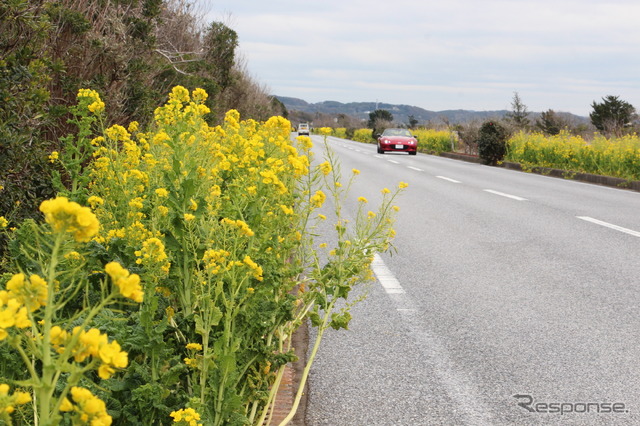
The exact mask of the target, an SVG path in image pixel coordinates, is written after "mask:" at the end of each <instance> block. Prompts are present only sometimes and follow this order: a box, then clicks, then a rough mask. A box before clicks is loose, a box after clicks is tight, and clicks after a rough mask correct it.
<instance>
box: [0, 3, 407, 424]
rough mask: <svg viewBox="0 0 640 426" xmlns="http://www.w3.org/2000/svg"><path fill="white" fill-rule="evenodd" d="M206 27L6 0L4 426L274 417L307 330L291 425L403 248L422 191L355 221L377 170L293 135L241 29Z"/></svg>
mask: <svg viewBox="0 0 640 426" xmlns="http://www.w3.org/2000/svg"><path fill="white" fill-rule="evenodd" d="M197 16H199V14H198V11H196V10H194V6H193V4H192V3H191V2H189V1H182V0H165V1H163V0H111V1H96V2H86V1H77V0H63V1H58V2H51V1H26V0H12V1H10V2H3V3H2V4H0V54H1V56H0V97H1V98H2V99H3V103H2V104H0V358H1V359H2V363H0V364H1V365H0V424H16V425H32V424H38V425H46V426H49V425H58V424H74V425H75V424H77V425H80V424H92V425H109V424H121V425H132V424H140V425H147V424H189V425H197V424H205V425H223V424H224V425H245V424H255V425H262V424H270V423H271V422H272V419H271V417H270V416H271V415H272V413H273V404H274V403H275V399H276V393H277V391H278V388H279V383H280V381H281V379H282V377H283V373H284V368H285V367H286V366H287V365H288V364H290V363H291V362H293V361H294V360H295V358H296V355H295V353H294V350H293V349H294V348H293V347H292V340H291V336H292V334H293V333H294V332H295V331H296V330H297V329H298V328H299V327H300V326H301V325H302V324H307V323H310V324H311V325H312V326H314V327H317V333H315V334H316V335H317V340H316V341H315V342H312V347H311V348H310V352H309V355H308V363H307V365H306V367H305V369H304V372H303V374H302V377H301V378H300V379H301V382H302V383H301V385H300V389H299V390H298V392H297V395H296V399H295V403H294V407H293V410H292V412H291V413H290V415H289V417H288V418H287V419H286V421H288V420H290V419H291V417H292V416H293V414H294V412H295V409H296V407H297V405H298V403H299V401H300V399H301V398H302V392H303V389H304V384H305V380H306V378H307V376H308V374H309V368H310V365H311V363H312V362H313V359H314V357H315V355H316V354H317V351H318V348H319V345H320V341H321V340H322V336H323V334H324V332H325V331H326V330H327V329H328V328H334V329H341V328H347V327H348V324H349V321H350V318H351V315H350V312H349V307H350V304H349V303H351V302H353V301H351V300H349V303H342V302H344V301H345V300H347V298H348V297H349V294H350V292H351V290H352V289H353V288H354V286H356V285H359V284H361V283H362V282H364V281H367V280H369V279H370V278H371V271H370V268H369V265H370V263H371V261H372V256H373V254H374V253H376V252H383V251H385V250H388V249H389V247H390V244H391V240H392V238H393V235H394V232H393V229H392V226H393V220H394V219H393V218H394V215H395V212H396V211H397V207H395V206H394V201H395V199H396V197H397V196H398V195H399V194H400V193H401V192H402V189H403V188H404V187H405V186H406V185H405V184H403V183H402V182H399V183H398V185H397V186H396V187H395V188H391V189H388V188H381V192H382V194H381V197H380V199H381V201H380V203H378V204H377V205H373V204H374V203H371V204H370V203H369V201H368V200H366V199H365V198H364V197H359V198H358V206H359V209H358V211H357V214H356V215H355V216H354V217H351V215H350V217H349V219H347V218H346V217H345V214H344V213H343V211H342V205H343V203H344V201H345V199H346V198H347V197H351V195H350V193H349V190H350V187H351V184H352V183H353V182H354V181H355V179H358V175H359V174H360V172H359V171H358V170H355V169H354V170H349V171H342V170H341V168H340V165H339V163H338V162H337V161H336V160H335V158H334V157H333V155H332V153H331V151H330V150H329V149H328V147H327V146H326V143H325V144H318V145H317V146H316V147H313V145H312V143H311V140H310V139H309V138H308V137H299V138H297V139H296V140H295V141H291V139H290V132H291V123H290V122H289V121H288V120H287V119H286V118H285V117H286V115H287V114H286V110H284V108H283V106H282V104H280V103H278V102H277V101H274V100H273V99H272V98H271V97H270V96H268V94H267V92H266V91H265V89H264V88H262V87H261V86H260V85H258V84H256V83H255V82H254V81H253V80H252V79H251V78H250V77H248V74H247V72H246V70H245V69H244V67H243V65H242V60H241V58H237V56H236V54H235V49H236V46H237V43H238V41H237V40H238V37H237V34H236V33H235V32H234V31H233V30H232V29H230V28H229V27H227V26H226V25H225V24H224V23H221V22H214V23H210V24H204V23H202V22H200V21H199V19H198V18H197ZM320 131H321V133H323V134H328V133H329V132H330V131H329V129H320ZM314 154H316V155H318V156H322V157H323V159H321V160H319V161H317V162H316V163H315V164H316V165H314V163H313V155H314ZM323 160H324V161H323ZM317 163H319V164H317ZM325 223H327V224H328V225H324V226H323V224H325ZM320 227H322V229H323V233H322V241H317V240H316V238H317V237H318V235H319V233H320V232H319V230H318V229H319V228H320ZM327 229H329V231H327Z"/></svg>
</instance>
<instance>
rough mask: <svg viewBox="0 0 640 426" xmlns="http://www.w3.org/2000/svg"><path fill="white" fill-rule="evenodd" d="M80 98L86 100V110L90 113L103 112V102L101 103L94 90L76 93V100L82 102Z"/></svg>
mask: <svg viewBox="0 0 640 426" xmlns="http://www.w3.org/2000/svg"><path fill="white" fill-rule="evenodd" d="M82 98H86V99H87V100H88V102H90V103H89V104H88V106H87V109H88V110H89V111H91V112H92V113H94V114H95V113H98V112H101V111H104V102H102V100H101V99H100V95H99V94H98V92H96V91H95V90H91V89H80V90H79V91H78V100H79V101H81V102H82V100H83V99H82Z"/></svg>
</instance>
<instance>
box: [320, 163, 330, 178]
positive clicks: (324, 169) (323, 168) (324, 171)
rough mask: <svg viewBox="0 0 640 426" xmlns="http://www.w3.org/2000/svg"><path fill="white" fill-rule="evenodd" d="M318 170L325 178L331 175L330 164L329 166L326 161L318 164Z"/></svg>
mask: <svg viewBox="0 0 640 426" xmlns="http://www.w3.org/2000/svg"><path fill="white" fill-rule="evenodd" d="M318 168H319V169H320V170H321V171H322V174H323V175H325V176H326V175H328V174H329V173H331V164H329V162H328V161H325V162H324V163H322V164H320V165H319V166H318Z"/></svg>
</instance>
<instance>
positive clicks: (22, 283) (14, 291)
mask: <svg viewBox="0 0 640 426" xmlns="http://www.w3.org/2000/svg"><path fill="white" fill-rule="evenodd" d="M6 288H7V290H9V296H10V297H13V298H15V299H16V300H17V301H18V302H19V303H20V304H21V305H25V306H26V307H27V309H29V311H30V312H34V311H36V310H37V309H38V308H40V307H41V306H44V305H46V304H47V295H48V287H47V282H46V281H45V280H44V279H42V278H41V277H40V276H38V275H36V274H33V275H31V276H30V277H29V279H28V280H27V279H26V277H25V275H24V274H22V273H20V274H15V275H14V276H13V277H11V279H10V280H9V281H8V282H7V286H6Z"/></svg>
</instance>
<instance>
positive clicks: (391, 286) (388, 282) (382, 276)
mask: <svg viewBox="0 0 640 426" xmlns="http://www.w3.org/2000/svg"><path fill="white" fill-rule="evenodd" d="M371 270H372V271H373V273H374V274H376V277H377V278H378V281H380V285H382V288H384V291H386V292H387V293H388V294H402V293H404V289H403V288H402V286H401V285H400V282H399V281H398V280H397V279H396V277H395V276H394V275H393V272H391V271H390V270H389V268H387V265H385V264H384V261H383V260H382V258H381V257H380V256H379V255H378V254H374V255H373V262H371Z"/></svg>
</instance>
